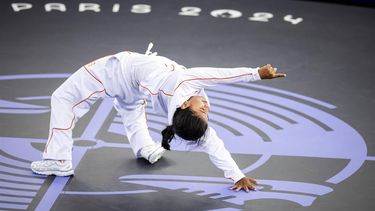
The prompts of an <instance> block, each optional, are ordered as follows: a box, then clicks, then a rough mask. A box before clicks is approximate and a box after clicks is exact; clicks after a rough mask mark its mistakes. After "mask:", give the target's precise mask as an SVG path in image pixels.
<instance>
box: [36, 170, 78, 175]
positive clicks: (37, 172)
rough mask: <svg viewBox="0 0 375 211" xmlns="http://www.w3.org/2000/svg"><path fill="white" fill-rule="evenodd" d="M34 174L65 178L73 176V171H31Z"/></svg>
mask: <svg viewBox="0 0 375 211" xmlns="http://www.w3.org/2000/svg"><path fill="white" fill-rule="evenodd" d="M31 170H32V171H33V172H34V173H35V174H40V175H47V176H49V175H56V176H61V177H66V176H71V175H74V170H73V169H72V170H69V171H36V170H34V169H31Z"/></svg>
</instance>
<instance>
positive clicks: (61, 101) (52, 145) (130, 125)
mask: <svg viewBox="0 0 375 211" xmlns="http://www.w3.org/2000/svg"><path fill="white" fill-rule="evenodd" d="M106 60H107V59H103V60H101V61H99V62H97V63H96V64H95V65H93V66H90V69H88V68H86V66H84V67H82V68H80V69H79V70H78V71H77V72H75V73H74V74H73V75H71V76H70V77H69V78H68V79H67V80H66V81H65V82H64V83H63V84H62V85H61V86H60V87H59V88H58V89H57V90H56V91H55V92H54V93H53V94H52V97H51V118H50V129H49V138H48V141H47V144H46V146H45V150H44V153H43V159H54V160H72V148H73V138H72V130H73V128H74V126H75V123H76V122H77V121H78V120H79V119H80V118H81V117H82V116H83V115H84V114H86V113H87V112H88V111H89V109H90V107H91V105H92V104H94V102H95V101H96V100H98V99H100V98H103V97H106V96H107V95H106V89H105V87H104V85H103V84H106V83H103V82H105V81H103V80H105V78H103V77H101V78H98V76H97V75H101V74H102V73H103V71H106V69H105V64H106V62H107V61H106ZM97 71H101V73H99V72H98V74H96V72H97ZM129 84H130V83H129ZM122 102H123V99H118V98H116V99H115V108H116V109H117V111H118V112H119V113H120V114H121V116H122V121H123V124H124V126H125V132H126V134H127V137H128V139H129V142H130V145H131V147H132V149H133V152H134V154H135V155H136V156H137V157H139V150H140V149H141V148H142V147H144V146H146V145H151V144H155V142H154V141H153V140H152V139H151V137H150V134H149V132H148V128H147V124H146V119H145V109H144V105H142V104H143V103H144V101H143V100H140V101H139V102H138V103H139V104H138V105H134V106H133V107H134V108H135V109H132V110H127V109H126V106H125V105H124V104H123V103H122Z"/></svg>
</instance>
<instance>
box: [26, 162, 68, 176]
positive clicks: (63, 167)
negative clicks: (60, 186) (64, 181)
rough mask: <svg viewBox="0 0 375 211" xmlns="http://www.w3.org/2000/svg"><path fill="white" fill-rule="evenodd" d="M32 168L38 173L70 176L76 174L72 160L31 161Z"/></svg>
mask: <svg viewBox="0 0 375 211" xmlns="http://www.w3.org/2000/svg"><path fill="white" fill-rule="evenodd" d="M31 170H32V171H33V172H34V173H36V174H43V175H56V176H70V175H73V174H74V170H73V165H72V161H70V160H66V161H59V160H41V161H34V162H32V163H31Z"/></svg>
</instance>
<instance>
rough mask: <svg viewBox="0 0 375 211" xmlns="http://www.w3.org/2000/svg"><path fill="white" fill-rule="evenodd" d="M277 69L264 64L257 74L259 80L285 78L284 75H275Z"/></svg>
mask: <svg viewBox="0 0 375 211" xmlns="http://www.w3.org/2000/svg"><path fill="white" fill-rule="evenodd" d="M276 71H277V68H274V67H272V66H271V65H270V64H266V65H264V66H263V67H261V68H260V69H259V70H258V72H259V76H260V78H261V79H273V78H283V77H286V74H285V73H276Z"/></svg>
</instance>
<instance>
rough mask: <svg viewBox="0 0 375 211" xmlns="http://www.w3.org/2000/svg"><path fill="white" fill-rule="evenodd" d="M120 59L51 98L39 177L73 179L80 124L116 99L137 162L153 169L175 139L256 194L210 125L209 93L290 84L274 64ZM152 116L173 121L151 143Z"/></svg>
mask: <svg viewBox="0 0 375 211" xmlns="http://www.w3.org/2000/svg"><path fill="white" fill-rule="evenodd" d="M151 48H152V45H149V48H148V50H147V52H146V54H139V53H135V52H128V51H125V52H120V53H117V54H114V55H109V56H105V57H103V58H100V59H98V60H95V61H93V62H91V63H88V64H87V65H84V66H82V67H81V68H80V69H78V70H77V71H76V72H75V73H74V74H72V75H71V76H70V77H69V78H68V79H67V80H66V81H65V82H64V83H63V84H62V85H61V86H60V87H58V88H57V89H56V90H55V91H54V92H53V94H52V96H51V118H50V128H49V137H48V141H47V143H46V145H45V149H44V152H43V160H41V161H34V162H32V164H31V170H32V171H33V172H35V173H37V174H44V175H57V176H69V175H73V174H74V170H73V167H72V148H73V139H72V130H73V128H74V126H75V124H76V122H77V121H78V119H79V118H80V117H82V116H83V115H84V114H85V113H87V112H88V111H89V109H90V106H91V105H92V104H93V103H94V102H95V101H96V100H98V99H100V98H104V97H111V98H113V99H114V107H115V109H116V110H117V111H118V112H119V113H120V115H121V117H122V122H123V125H124V127H125V132H126V136H127V138H128V140H129V142H130V145H131V148H132V150H133V152H134V154H135V156H136V157H138V158H144V159H146V160H148V161H149V162H150V163H151V164H153V163H155V162H156V161H158V160H159V159H160V158H161V157H162V155H163V153H164V152H165V151H166V150H170V148H171V146H170V143H171V141H172V140H174V139H180V140H184V142H186V144H191V143H196V145H197V148H198V149H200V150H202V151H204V152H206V153H207V154H208V155H209V158H210V160H211V161H212V163H213V164H214V165H215V166H216V167H218V168H219V169H221V170H223V171H224V176H225V177H226V178H229V179H231V180H232V181H233V182H234V185H233V186H232V188H231V189H234V190H236V191H239V190H245V191H247V192H249V190H255V188H254V186H253V184H256V181H255V180H254V179H252V178H249V177H246V176H245V175H244V174H243V173H242V171H241V170H240V169H239V168H238V166H237V164H236V163H235V161H234V160H233V159H232V157H231V155H230V153H229V152H228V151H227V150H226V149H225V147H224V144H223V141H222V140H221V139H220V138H219V137H218V136H217V134H216V132H215V130H214V129H213V128H212V127H210V126H209V125H208V122H209V118H208V113H209V110H210V103H209V100H208V97H207V95H206V94H205V91H204V88H205V87H208V86H215V85H218V84H224V83H225V84H228V83H238V82H249V81H257V80H261V79H273V78H279V77H285V76H286V74H283V73H277V72H276V68H273V67H272V66H271V65H269V64H267V65H264V66H263V67H261V68H248V67H239V68H212V67H196V68H185V67H184V66H182V65H179V64H177V63H176V62H174V61H172V60H170V59H168V58H165V57H162V56H157V55H156V53H151V52H150V50H151ZM147 99H150V100H151V102H152V107H153V109H154V110H155V111H156V112H158V113H161V114H164V115H167V116H168V125H167V126H166V128H165V129H164V130H163V131H162V141H161V143H160V142H155V141H154V140H152V138H151V136H150V134H149V131H148V127H147V124H146V117H145V106H146V102H147V101H146V100H147Z"/></svg>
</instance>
